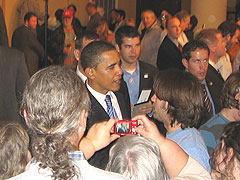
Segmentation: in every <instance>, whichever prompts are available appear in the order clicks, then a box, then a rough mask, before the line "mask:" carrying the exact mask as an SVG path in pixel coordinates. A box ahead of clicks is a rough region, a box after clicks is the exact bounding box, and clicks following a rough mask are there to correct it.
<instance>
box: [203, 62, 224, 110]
mask: <svg viewBox="0 0 240 180" xmlns="http://www.w3.org/2000/svg"><path fill="white" fill-rule="evenodd" d="M206 82H207V86H208V89H209V91H210V94H211V97H212V99H213V103H214V107H215V110H216V113H219V112H220V111H221V105H220V96H221V92H222V88H223V83H224V80H223V78H222V76H221V74H220V73H218V72H217V71H216V69H215V68H214V67H213V66H212V65H211V64H209V65H208V71H207V75H206Z"/></svg>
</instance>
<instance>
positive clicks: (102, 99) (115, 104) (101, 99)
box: [86, 82, 122, 119]
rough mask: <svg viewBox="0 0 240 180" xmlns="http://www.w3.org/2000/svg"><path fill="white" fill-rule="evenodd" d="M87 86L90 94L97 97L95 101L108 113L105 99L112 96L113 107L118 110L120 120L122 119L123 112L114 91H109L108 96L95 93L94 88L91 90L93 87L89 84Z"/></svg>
mask: <svg viewBox="0 0 240 180" xmlns="http://www.w3.org/2000/svg"><path fill="white" fill-rule="evenodd" d="M86 84H87V88H88V90H89V91H90V93H91V94H92V95H93V96H94V97H95V99H96V100H97V101H98V102H99V104H101V106H102V107H103V109H104V110H105V111H106V112H107V104H106V102H105V97H106V95H110V97H111V101H112V105H113V107H114V108H115V110H116V113H117V116H118V119H122V113H121V110H120V107H119V104H118V100H117V97H116V95H115V94H114V93H113V92H112V91H108V92H107V94H102V93H99V92H97V91H95V90H94V89H93V88H91V86H89V85H88V82H87V83H86Z"/></svg>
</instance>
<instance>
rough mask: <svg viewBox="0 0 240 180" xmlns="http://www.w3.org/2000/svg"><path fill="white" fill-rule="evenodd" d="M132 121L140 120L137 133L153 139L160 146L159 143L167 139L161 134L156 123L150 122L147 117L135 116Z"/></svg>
mask: <svg viewBox="0 0 240 180" xmlns="http://www.w3.org/2000/svg"><path fill="white" fill-rule="evenodd" d="M132 120H138V122H139V124H140V125H139V126H138V127H137V128H136V131H137V132H138V133H139V134H140V135H142V136H143V137H146V138H151V139H153V140H154V141H156V142H157V143H158V144H159V141H163V140H164V139H165V138H164V136H163V135H161V133H160V132H159V130H158V128H157V126H156V125H155V123H154V122H152V121H150V120H149V119H148V118H147V117H146V116H145V115H138V116H135V117H134V118H133V119H132Z"/></svg>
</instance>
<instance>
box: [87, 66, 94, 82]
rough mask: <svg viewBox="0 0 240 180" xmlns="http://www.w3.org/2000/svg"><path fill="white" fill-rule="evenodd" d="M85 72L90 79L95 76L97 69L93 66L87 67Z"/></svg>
mask: <svg viewBox="0 0 240 180" xmlns="http://www.w3.org/2000/svg"><path fill="white" fill-rule="evenodd" d="M85 74H86V76H87V77H88V78H89V79H94V78H95V69H94V68H92V67H87V68H86V69H85Z"/></svg>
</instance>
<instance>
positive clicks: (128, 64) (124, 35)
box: [115, 26, 158, 114]
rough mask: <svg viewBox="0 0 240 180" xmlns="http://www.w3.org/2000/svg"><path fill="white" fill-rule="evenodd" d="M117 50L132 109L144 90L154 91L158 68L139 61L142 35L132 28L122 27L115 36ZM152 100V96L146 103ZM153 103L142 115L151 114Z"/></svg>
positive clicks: (147, 106)
mask: <svg viewBox="0 0 240 180" xmlns="http://www.w3.org/2000/svg"><path fill="white" fill-rule="evenodd" d="M115 38H116V43H117V45H116V48H117V50H118V52H119V54H120V57H121V62H122V64H121V67H122V70H123V72H124V74H123V79H124V81H125V82H126V83H127V86H128V91H129V95H130V100H131V104H132V107H133V106H134V105H135V104H137V102H138V99H139V96H140V94H141V93H142V91H143V90H150V91H152V88H153V78H154V76H155V74H156V73H157V71H158V70H157V68H155V67H154V66H152V65H151V64H147V63H145V62H142V61H139V59H138V58H139V56H140V52H141V42H140V34H139V32H138V31H137V29H136V28H134V27H132V26H122V27H120V28H119V29H118V30H117V32H116V35H115ZM152 95H153V93H152ZM148 100H150V96H149V98H148V99H146V101H148ZM151 111H152V106H151V103H150V104H148V105H146V107H145V108H143V111H142V112H140V114H146V113H150V112H151Z"/></svg>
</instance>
